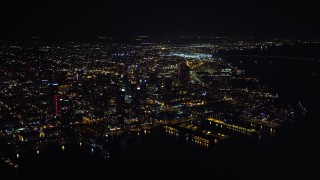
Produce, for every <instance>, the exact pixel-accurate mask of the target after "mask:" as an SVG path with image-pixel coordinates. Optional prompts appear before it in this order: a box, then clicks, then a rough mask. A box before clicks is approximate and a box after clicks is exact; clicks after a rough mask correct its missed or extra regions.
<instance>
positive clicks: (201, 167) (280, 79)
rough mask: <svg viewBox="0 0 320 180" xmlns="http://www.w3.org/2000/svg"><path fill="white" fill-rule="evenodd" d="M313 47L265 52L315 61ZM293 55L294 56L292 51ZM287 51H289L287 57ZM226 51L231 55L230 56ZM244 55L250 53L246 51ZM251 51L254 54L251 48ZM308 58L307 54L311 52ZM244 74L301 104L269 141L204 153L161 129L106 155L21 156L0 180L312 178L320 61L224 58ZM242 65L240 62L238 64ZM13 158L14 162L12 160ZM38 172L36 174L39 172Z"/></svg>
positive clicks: (73, 148) (57, 151)
mask: <svg viewBox="0 0 320 180" xmlns="http://www.w3.org/2000/svg"><path fill="white" fill-rule="evenodd" d="M317 48H318V47H305V46H304V47H300V48H299V47H292V49H290V48H289V47H286V48H285V49H280V50H279V49H269V50H268V52H263V53H266V54H268V55H270V54H271V55H272V54H277V55H279V54H280V55H287V56H298V55H299V56H300V57H303V56H302V55H303V54H308V53H309V54H308V56H307V57H317V56H319V54H318V52H320V51H318V50H320V48H318V50H314V49H317ZM298 50H299V51H298ZM290 52H291V53H292V54H290ZM229 53H230V52H229ZM245 53H248V52H245ZM249 53H252V54H254V53H259V51H257V52H254V51H250V52H249ZM281 53H283V54H281ZM310 53H313V54H310ZM228 60H229V61H231V62H233V63H235V64H236V65H237V66H239V67H240V68H244V69H245V70H246V72H247V74H248V75H254V76H259V77H260V79H261V80H262V82H263V83H265V84H267V85H269V86H270V87H273V88H274V89H275V91H277V92H278V93H279V95H280V96H281V97H282V98H283V99H284V100H285V101H287V102H288V103H289V104H292V105H294V104H296V103H297V102H299V101H301V102H302V103H303V105H304V106H305V107H306V108H307V109H308V113H307V114H306V118H305V119H298V121H297V123H295V124H293V125H290V126H288V127H285V128H283V129H282V130H281V131H279V132H278V133H277V135H276V137H274V138H273V139H272V140H268V141H263V142H259V141H250V140H248V139H240V138H237V137H236V138H233V139H231V140H229V141H226V142H223V143H221V144H218V145H216V146H211V147H209V148H206V147H203V146H200V145H196V144H193V143H191V142H189V141H186V140H185V138H184V137H183V136H179V137H176V136H172V135H169V134H166V133H165V131H164V130H163V129H161V128H159V129H154V130H152V131H151V132H150V133H148V134H146V135H144V134H140V135H139V136H138V135H132V136H129V137H122V138H118V139H113V140H110V141H109V142H108V143H107V150H108V152H109V153H110V155H109V158H108V157H106V158H105V157H104V156H101V155H100V154H99V153H98V152H91V148H90V147H88V146H85V145H84V146H82V147H80V146H79V144H69V145H66V146H65V150H64V151H62V150H61V147H53V148H50V149H45V150H41V151H40V154H39V155H37V154H36V152H35V151H31V152H26V153H22V154H21V155H20V158H19V159H18V160H17V162H19V163H20V166H21V167H20V168H19V170H18V172H15V170H14V169H12V168H9V167H7V166H6V165H1V166H0V167H1V169H0V173H1V176H10V177H13V176H21V177H30V176H31V177H36V178H39V179H40V178H42V177H43V175H42V174H46V175H47V176H48V177H66V176H68V177H73V178H74V177H88V178H90V177H104V178H110V177H119V178H121V177H131V178H142V179H150V178H155V177H161V178H170V177H173V176H175V177H179V178H182V177H191V176H196V178H201V177H207V176H208V177H210V178H213V179H220V178H221V179H238V178H240V179H242V178H249V179H257V178H259V179H260V178H262V179H265V178H278V177H284V178H289V177H296V176H301V177H303V178H307V177H312V175H314V174H315V171H313V170H312V169H313V168H314V166H313V165H312V164H313V162H315V161H316V159H317V158H318V157H319V154H318V152H319V138H318V137H319V133H318V132H319V131H318V129H319V126H318V123H317V122H318V119H319V118H318V114H317V113H318V111H317V110H318V107H319V106H318V103H319V100H320V98H319V92H320V91H319V87H317V83H318V84H319V79H318V78H316V77H312V76H310V74H309V73H308V71H310V70H311V71H315V70H318V68H319V64H316V63H305V62H290V63H289V62H286V61H277V60H276V59H272V63H271V64H270V63H269V60H265V59H264V60H259V59H257V60H258V63H254V60H253V59H239V58H238V59H228ZM240 60H241V61H242V63H240ZM11 158H12V159H16V157H15V155H12V157H11ZM39 172H41V173H42V174H40V173H39Z"/></svg>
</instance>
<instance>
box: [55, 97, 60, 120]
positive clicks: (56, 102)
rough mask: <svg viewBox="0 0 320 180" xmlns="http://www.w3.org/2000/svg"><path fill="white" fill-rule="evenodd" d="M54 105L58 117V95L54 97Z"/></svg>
mask: <svg viewBox="0 0 320 180" xmlns="http://www.w3.org/2000/svg"><path fill="white" fill-rule="evenodd" d="M54 103H55V108H56V116H58V115H59V105H58V95H57V94H56V95H54Z"/></svg>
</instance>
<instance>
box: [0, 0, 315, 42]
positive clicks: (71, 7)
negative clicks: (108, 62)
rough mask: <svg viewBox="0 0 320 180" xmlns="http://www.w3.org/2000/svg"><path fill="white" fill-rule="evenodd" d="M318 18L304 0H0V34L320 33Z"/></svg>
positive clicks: (9, 36)
mask: <svg viewBox="0 0 320 180" xmlns="http://www.w3.org/2000/svg"><path fill="white" fill-rule="evenodd" d="M317 17H318V12H317V6H316V5H315V4H312V3H309V2H308V1H300V2H287V3H284V2H283V3H279V2H276V1H221V0H220V1H216V0H211V1H204V0H195V1H193V2H186V1H177V0H171V1H169V0H162V1H151V0H140V1H137V0H106V1H87V2H77V1H72V2H70V1H69V2H63V1H43V2H33V1H20V2H18V1H10V2H9V3H5V2H3V1H1V2H0V22H1V26H0V27H1V35H0V37H1V38H16V37H31V36H39V37H96V36H132V35H168V36H170V35H200V36H208V35H209V36H275V37H281V36H303V37H319V32H320V25H319V22H318V21H317Z"/></svg>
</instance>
